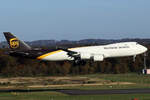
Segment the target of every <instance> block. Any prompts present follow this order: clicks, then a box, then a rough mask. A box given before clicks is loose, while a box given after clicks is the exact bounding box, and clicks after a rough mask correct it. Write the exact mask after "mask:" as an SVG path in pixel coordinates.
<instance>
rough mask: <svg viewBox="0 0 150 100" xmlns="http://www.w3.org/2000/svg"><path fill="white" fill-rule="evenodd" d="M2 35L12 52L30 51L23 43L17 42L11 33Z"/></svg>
mask: <svg viewBox="0 0 150 100" xmlns="http://www.w3.org/2000/svg"><path fill="white" fill-rule="evenodd" d="M3 33H4V36H5V38H6V40H7V42H8V44H9V47H10V48H11V49H12V50H22V51H26V50H31V47H30V46H29V45H27V44H26V43H25V42H23V41H21V40H19V39H18V38H17V37H16V36H14V35H13V34H12V33H10V32H3Z"/></svg>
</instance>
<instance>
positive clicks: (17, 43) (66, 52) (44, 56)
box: [4, 32, 147, 64]
mask: <svg viewBox="0 0 150 100" xmlns="http://www.w3.org/2000/svg"><path fill="white" fill-rule="evenodd" d="M4 36H5V38H6V40H7V42H8V44H9V47H10V49H11V50H10V51H9V55H11V56H15V57H17V56H18V57H26V58H33V59H39V60H44V61H64V60H72V61H74V63H76V64H80V63H82V62H84V61H85V60H92V61H103V60H104V59H105V58H112V57H126V56H134V57H136V55H138V54H142V53H145V52H146V51H147V48H146V47H144V46H142V45H140V44H138V43H137V42H122V43H114V44H108V45H101V46H85V47H75V48H56V49H55V50H50V51H49V50H42V49H33V48H31V47H30V46H29V45H27V44H26V43H25V42H23V41H21V40H19V39H18V38H17V37H16V36H14V35H13V34H12V33H10V32H4Z"/></svg>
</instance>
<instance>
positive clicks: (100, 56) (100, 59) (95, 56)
mask: <svg viewBox="0 0 150 100" xmlns="http://www.w3.org/2000/svg"><path fill="white" fill-rule="evenodd" d="M93 60H94V61H103V60H104V56H103V55H100V54H98V55H94V56H93Z"/></svg>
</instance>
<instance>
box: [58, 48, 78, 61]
mask: <svg viewBox="0 0 150 100" xmlns="http://www.w3.org/2000/svg"><path fill="white" fill-rule="evenodd" d="M58 49H60V50H63V51H65V52H67V55H68V56H69V57H73V58H75V59H76V58H79V57H80V54H79V53H78V52H75V51H71V50H69V49H68V48H58Z"/></svg>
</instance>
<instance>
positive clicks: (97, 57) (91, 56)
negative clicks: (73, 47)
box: [80, 53, 104, 61]
mask: <svg viewBox="0 0 150 100" xmlns="http://www.w3.org/2000/svg"><path fill="white" fill-rule="evenodd" d="M80 58H81V59H83V60H87V59H91V60H93V61H103V60H104V55H102V54H90V53H80Z"/></svg>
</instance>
